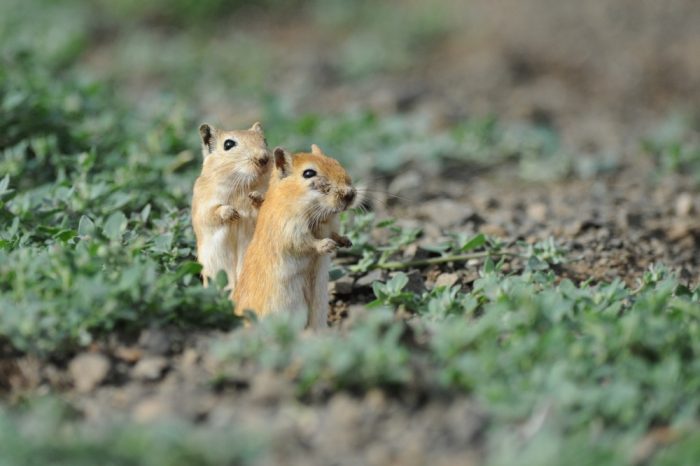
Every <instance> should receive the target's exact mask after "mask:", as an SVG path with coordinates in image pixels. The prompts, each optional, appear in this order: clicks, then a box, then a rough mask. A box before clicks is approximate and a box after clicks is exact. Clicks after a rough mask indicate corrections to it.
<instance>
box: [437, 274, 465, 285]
mask: <svg viewBox="0 0 700 466" xmlns="http://www.w3.org/2000/svg"><path fill="white" fill-rule="evenodd" d="M458 281H459V275H457V274H456V273H441V274H440V275H438V277H437V278H436V279H435V285H434V286H435V288H437V287H440V286H442V287H446V288H447V287H450V286H452V285H454V284H455V283H457V282H458Z"/></svg>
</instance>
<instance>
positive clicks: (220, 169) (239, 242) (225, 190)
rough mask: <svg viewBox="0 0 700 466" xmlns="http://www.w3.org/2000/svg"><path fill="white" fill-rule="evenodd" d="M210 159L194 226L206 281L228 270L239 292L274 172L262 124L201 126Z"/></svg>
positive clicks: (196, 197)
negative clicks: (227, 127)
mask: <svg viewBox="0 0 700 466" xmlns="http://www.w3.org/2000/svg"><path fill="white" fill-rule="evenodd" d="M199 134H200V136H201V139H202V154H203V155H204V161H203V164H202V173H201V174H200V176H199V177H198V178H197V181H195V184H194V193H193V195H192V226H193V228H194V234H195V237H196V239H197V260H198V261H199V263H200V264H202V278H203V281H204V285H205V286H206V285H207V281H208V279H209V278H210V277H214V276H216V274H217V272H219V271H220V270H223V271H225V272H226V275H227V276H228V287H229V289H230V290H235V288H236V282H237V278H238V274H239V273H240V270H241V267H242V265H243V255H244V253H245V250H246V248H247V247H248V244H249V243H250V239H251V238H252V236H253V231H254V230H255V220H256V218H257V211H258V208H259V207H260V203H261V202H262V199H263V191H264V189H265V188H266V187H267V182H268V179H269V175H270V165H271V164H270V163H269V162H270V151H269V149H268V148H267V141H266V140H265V135H264V133H263V129H262V126H261V125H260V123H255V124H254V125H253V126H252V127H251V128H250V129H248V130H242V131H223V130H220V129H217V128H214V127H213V126H210V125H207V124H203V125H202V126H200V127H199Z"/></svg>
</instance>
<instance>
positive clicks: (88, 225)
mask: <svg viewBox="0 0 700 466" xmlns="http://www.w3.org/2000/svg"><path fill="white" fill-rule="evenodd" d="M94 234H95V222H93V221H92V220H90V217H88V216H87V215H83V216H82V217H80V221H79V222H78V235H80V236H82V237H85V236H92V235H94Z"/></svg>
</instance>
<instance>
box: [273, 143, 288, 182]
mask: <svg viewBox="0 0 700 466" xmlns="http://www.w3.org/2000/svg"><path fill="white" fill-rule="evenodd" d="M274 154H275V168H276V169H277V174H278V175H279V177H280V178H284V177H286V176H288V175H289V174H290V173H291V172H292V155H291V154H290V153H289V152H287V151H286V150H284V149H283V148H281V147H276V148H275V151H274Z"/></svg>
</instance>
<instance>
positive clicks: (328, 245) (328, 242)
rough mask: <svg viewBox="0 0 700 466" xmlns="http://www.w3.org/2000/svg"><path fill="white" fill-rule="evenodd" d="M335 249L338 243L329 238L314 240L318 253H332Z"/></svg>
mask: <svg viewBox="0 0 700 466" xmlns="http://www.w3.org/2000/svg"><path fill="white" fill-rule="evenodd" d="M336 249H338V243H336V242H335V241H333V240H332V239H330V238H325V239H320V240H318V241H316V251H317V252H318V253H319V254H333V253H334V252H335V250H336Z"/></svg>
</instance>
